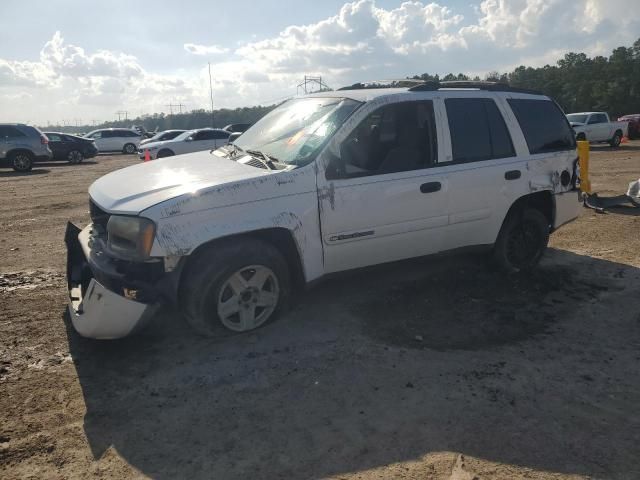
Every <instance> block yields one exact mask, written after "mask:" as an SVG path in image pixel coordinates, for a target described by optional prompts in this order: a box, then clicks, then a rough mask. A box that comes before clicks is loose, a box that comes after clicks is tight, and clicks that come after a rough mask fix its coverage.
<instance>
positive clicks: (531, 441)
mask: <svg viewBox="0 0 640 480" xmlns="http://www.w3.org/2000/svg"><path fill="white" fill-rule="evenodd" d="M137 161H138V160H137V158H134V157H124V156H100V157H98V158H97V159H96V160H95V161H88V162H86V163H85V164H82V165H79V166H71V165H67V164H54V163H50V164H40V165H38V167H37V168H36V169H34V171H33V172H32V173H31V174H29V175H20V174H16V173H14V172H13V171H10V170H8V169H2V170H0V229H1V232H2V233H0V248H1V249H2V252H3V254H2V257H0V477H2V478H6V479H10V478H87V477H98V478H101V477H104V478H124V477H140V478H146V477H153V478H161V479H175V478H215V479H233V478H238V479H249V478H250V479H259V478H282V479H293V478H295V479H297V478H336V479H337V478H342V479H346V478H349V479H351V478H361V479H373V478H413V479H425V478H428V479H431V478H434V479H448V480H471V479H474V478H475V479H514V478H527V479H551V478H553V479H556V478H572V479H573V478H607V479H608V478H615V479H638V478H640V461H639V458H640V407H639V406H640V376H639V372H640V282H639V281H638V280H639V279H640V235H639V233H640V216H639V214H640V212H639V211H638V210H633V209H616V210H615V211H611V212H610V213H608V214H606V215H599V214H596V213H594V212H593V211H591V210H584V211H583V213H582V216H581V217H580V218H579V219H578V220H577V221H575V222H573V223H572V224H570V225H568V226H566V227H564V228H563V229H561V230H560V231H558V232H556V233H555V234H554V235H553V236H552V240H551V247H552V248H551V249H550V250H549V252H548V255H547V256H546V258H545V259H544V261H543V263H542V265H541V267H540V268H539V270H538V271H537V272H536V273H535V274H532V275H528V276H526V275H518V276H512V277H505V276H503V275H502V274H499V273H496V272H493V271H490V270H488V269H487V268H485V263H484V261H483V259H482V258H480V257H478V256H445V257H438V258H432V259H425V260H413V261H407V262H401V263H398V264H393V265H387V266H383V267H378V268H374V269H370V270H368V271H365V272H358V273H353V274H348V275H344V276H342V277H340V278H337V279H332V280H330V281H328V282H325V283H323V284H321V285H320V286H319V287H317V288H315V289H314V290H311V291H309V292H306V293H304V294H303V295H302V296H301V297H300V298H299V299H298V301H297V302H296V303H295V304H294V306H293V308H292V310H291V311H290V312H289V313H288V314H287V315H286V316H285V317H282V318H280V319H279V320H278V321H277V322H274V323H272V324H270V325H268V326H267V327H265V328H263V329H260V330H259V331H258V332H257V333H255V334H251V335H244V336H242V335H241V336H232V337H229V338H226V339H218V340H211V339H203V338H199V337H197V336H195V335H193V334H192V333H191V332H190V331H189V329H188V328H187V327H185V326H184V324H183V322H182V320H181V319H180V316H179V315H178V314H177V313H175V312H171V311H165V312H162V313H161V315H160V316H159V317H158V318H157V319H156V322H155V323H154V324H153V325H152V326H151V327H150V328H149V329H148V330H146V331H144V332H143V333H141V334H140V335H138V336H135V337H132V338H129V339H125V340H122V341H112V342H96V341H90V340H85V339H82V338H79V337H78V335H76V334H75V333H74V331H73V329H72V328H71V326H70V324H69V323H68V318H67V316H66V314H65V310H66V289H65V281H64V265H65V249H64V243H63V235H64V229H65V225H66V222H67V220H72V221H74V222H76V223H77V224H79V225H84V224H86V223H87V221H88V212H87V193H86V191H87V188H88V186H89V184H90V183H91V182H92V181H93V180H95V179H96V178H98V177H100V176H101V175H103V174H105V173H107V172H109V171H112V170H114V169H117V168H122V167H124V166H127V165H132V164H135V163H137ZM592 166H593V171H592V184H593V187H594V190H595V191H597V192H600V193H601V194H602V195H607V194H608V195H613V194H620V193H623V192H624V191H626V187H627V184H628V182H630V181H631V180H633V179H636V178H638V177H640V142H631V143H628V144H625V145H623V146H622V147H621V148H620V149H618V150H615V151H613V150H611V149H610V148H608V147H593V153H592Z"/></svg>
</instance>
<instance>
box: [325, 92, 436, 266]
mask: <svg viewBox="0 0 640 480" xmlns="http://www.w3.org/2000/svg"><path fill="white" fill-rule="evenodd" d="M437 138H438V132H437V126H436V122H435V114H434V105H433V103H432V102H431V101H428V100H423V101H420V100H415V101H409V102H398V103H391V104H387V105H384V106H382V107H378V108H377V109H375V110H373V111H371V112H369V113H368V114H367V115H366V117H365V118H364V120H363V121H362V122H361V123H360V124H359V126H357V127H356V128H355V129H354V130H353V131H352V132H351V133H350V134H349V135H348V136H347V137H346V139H344V140H343V141H342V143H341V145H340V154H339V156H334V157H333V158H331V159H330V160H329V164H328V167H327V169H326V171H325V172H322V171H319V172H318V202H319V207H320V222H321V229H322V241H323V246H324V260H325V272H326V273H330V272H337V271H340V270H347V269H351V268H358V267H364V266H368V265H374V264H378V263H384V262H390V261H395V260H400V259H403V258H410V257H417V256H421V255H427V254H430V253H435V252H438V251H440V250H442V248H443V244H444V237H445V234H446V227H447V224H448V212H447V190H448V181H447V177H446V176H445V175H443V174H442V173H439V170H442V169H441V168H437V163H438V141H437Z"/></svg>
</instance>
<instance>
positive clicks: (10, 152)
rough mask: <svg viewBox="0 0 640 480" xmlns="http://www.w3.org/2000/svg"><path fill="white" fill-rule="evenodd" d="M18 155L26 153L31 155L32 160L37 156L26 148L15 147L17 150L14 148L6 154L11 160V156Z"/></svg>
mask: <svg viewBox="0 0 640 480" xmlns="http://www.w3.org/2000/svg"><path fill="white" fill-rule="evenodd" d="M17 153H26V154H27V155H30V156H31V158H32V159H33V158H35V154H34V153H33V152H32V151H31V150H29V149H28V148H24V147H15V148H12V149H11V150H8V151H7V153H6V157H7V158H11V155H15V154H17Z"/></svg>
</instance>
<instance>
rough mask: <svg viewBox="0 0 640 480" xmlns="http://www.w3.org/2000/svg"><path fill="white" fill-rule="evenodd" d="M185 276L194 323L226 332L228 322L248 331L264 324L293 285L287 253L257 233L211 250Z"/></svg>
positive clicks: (186, 309) (185, 303)
mask: <svg viewBox="0 0 640 480" xmlns="http://www.w3.org/2000/svg"><path fill="white" fill-rule="evenodd" d="M183 278H184V282H183V285H182V286H181V305H182V309H183V313H184V314H185V317H186V319H187V322H188V323H189V325H190V326H191V327H192V328H193V329H194V330H196V331H197V332H198V333H200V334H202V335H206V336H221V335H223V334H224V331H225V330H224V328H226V329H227V331H233V332H248V331H251V330H254V329H256V328H258V327H261V326H262V325H264V324H266V323H267V322H268V321H269V320H271V319H273V318H274V317H275V316H276V315H277V313H278V311H279V310H280V309H281V308H282V307H283V306H284V305H285V304H286V301H287V299H288V296H289V289H290V285H289V284H290V281H289V270H288V268H287V263H286V261H285V259H284V257H283V256H282V254H281V253H280V252H279V251H278V250H277V249H276V248H275V247H273V246H272V245H271V244H269V243H265V242H262V241H259V240H254V239H242V240H239V241H236V242H233V243H231V242H228V243H227V242H225V243H221V244H219V245H216V246H214V247H212V248H211V249H208V250H205V251H204V252H202V253H201V254H198V258H197V259H193V261H192V263H191V267H189V268H187V270H186V272H185V274H184V277H183ZM221 327H224V328H221Z"/></svg>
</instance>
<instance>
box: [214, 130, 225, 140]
mask: <svg viewBox="0 0 640 480" xmlns="http://www.w3.org/2000/svg"><path fill="white" fill-rule="evenodd" d="M213 138H215V139H216V140H223V139H227V138H229V132H223V131H222V130H214V131H213Z"/></svg>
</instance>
